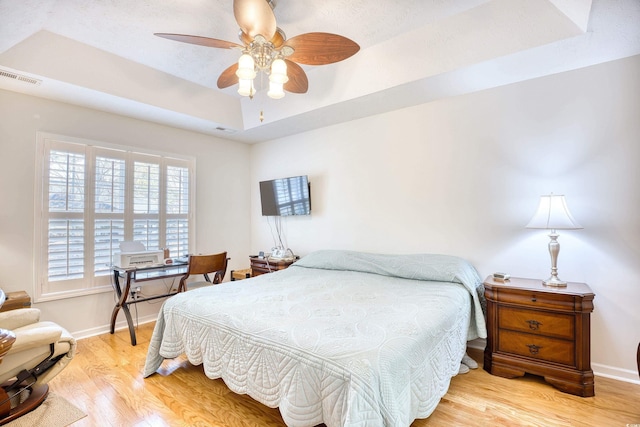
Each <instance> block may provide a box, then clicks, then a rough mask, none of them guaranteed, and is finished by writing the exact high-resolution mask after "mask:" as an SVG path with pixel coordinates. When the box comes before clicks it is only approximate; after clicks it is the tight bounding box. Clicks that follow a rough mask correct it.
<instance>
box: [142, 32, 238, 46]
mask: <svg viewBox="0 0 640 427" xmlns="http://www.w3.org/2000/svg"><path fill="white" fill-rule="evenodd" d="M154 35H155V36H158V37H162V38H164V39H169V40H175V41H178V42H183V43H191V44H197V45H200V46H207V47H217V48H220V49H233V48H235V47H237V48H240V49H242V48H243V46H241V45H239V44H237V43H233V42H228V41H226V40H218V39H212V38H210V37H201V36H189V35H186V34H169V33H154Z"/></svg>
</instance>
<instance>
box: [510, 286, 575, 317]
mask: <svg viewBox="0 0 640 427" xmlns="http://www.w3.org/2000/svg"><path fill="white" fill-rule="evenodd" d="M498 301H499V302H501V303H506V304H516V305H518V306H521V307H531V308H547V309H550V310H563V311H570V312H573V311H574V306H575V302H574V298H573V295H563V294H552V293H546V292H536V291H527V290H521V289H517V290H512V291H509V292H499V293H498Z"/></svg>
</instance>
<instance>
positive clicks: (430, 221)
mask: <svg viewBox="0 0 640 427" xmlns="http://www.w3.org/2000/svg"><path fill="white" fill-rule="evenodd" d="M639 75H640V57H639V56H636V57H632V58H628V59H624V60H619V61H615V62H611V63H607V64H603V65H598V66H594V67H590V68H586V69H582V70H578V71H573V72H568V73H563V74H558V75H554V76H549V77H544V78H540V79H536V80H532V81H528V82H524V83H518V84H513V85H510V86H506V87H501V88H497V89H492V90H487V91H483V92H479V93H475V94H470V95H464V96H460V97H456V98H451V99H444V100H439V101H436V102H432V103H428V104H424V105H420V106H417V107H412V108H407V109H403V110H398V111H394V112H391V113H387V114H382V115H378V116H375V117H369V118H365V119H361V120H358V121H353V122H349V123H345V124H341V125H336V126H332V127H328V128H323V129H319V130H316V131H311V132H308V133H304V134H299V135H296V136H291V137H287V138H282V139H279V140H275V141H270V142H267V143H262V144H259V145H256V146H254V147H252V151H251V159H252V161H251V200H252V207H251V209H252V215H251V219H252V227H251V231H252V239H251V244H252V250H253V252H254V253H255V252H257V251H259V250H266V251H267V250H269V249H270V248H271V247H272V246H273V241H272V238H271V234H270V231H269V227H268V225H267V222H266V219H265V218H263V217H261V216H260V207H259V194H258V181H261V180H265V179H273V178H279V177H284V176H291V175H298V174H308V175H309V178H310V181H311V196H312V209H313V211H312V215H311V216H310V217H292V218H288V219H286V220H285V222H284V224H285V227H284V228H285V232H286V237H287V243H288V246H289V247H291V248H292V249H293V250H294V251H295V252H296V253H298V254H301V255H304V254H306V253H308V252H310V251H313V250H315V249H323V248H344V249H354V250H364V251H371V252H381V253H413V252H430V253H446V254H455V255H459V256H462V257H465V258H467V259H469V260H470V261H471V262H472V263H473V264H474V265H475V266H476V267H477V269H478V271H479V272H480V274H481V275H482V276H483V277H484V276H486V275H488V274H490V273H492V272H494V271H506V272H508V273H511V274H512V275H513V276H520V277H531V278H540V279H544V278H547V277H548V276H549V272H550V260H549V255H548V252H547V243H548V241H549V238H548V237H547V233H546V232H545V231H544V230H529V229H525V228H524V226H525V225H526V224H527V222H528V221H529V219H530V218H531V216H532V215H533V213H534V211H535V209H536V207H537V203H538V197H539V196H540V195H542V194H548V193H550V192H554V193H555V194H565V195H566V199H567V202H568V205H569V208H570V209H571V211H572V213H573V216H574V217H575V218H576V220H577V221H578V222H579V223H581V225H582V226H584V230H571V231H561V232H560V238H559V241H560V243H561V247H562V248H561V252H560V256H559V262H558V265H559V274H560V277H561V278H562V279H564V280H569V281H576V282H586V283H588V284H589V285H590V286H591V288H592V289H593V291H594V292H595V294H596V297H595V310H594V312H593V314H592V317H591V319H592V329H591V332H592V346H591V348H592V366H593V369H594V371H596V373H598V374H601V375H610V376H618V377H621V378H626V379H628V380H631V381H637V379H638V377H637V369H636V362H635V355H636V347H637V345H638V342H639V341H640V310H638V304H639V302H640V191H639V190H638V188H639V187H638V184H640V180H639V172H638V169H639V166H640V96H639V94H640V79H639V78H638V76H639Z"/></svg>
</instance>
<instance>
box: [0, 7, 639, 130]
mask: <svg viewBox="0 0 640 427" xmlns="http://www.w3.org/2000/svg"><path fill="white" fill-rule="evenodd" d="M274 12H275V15H276V20H277V23H278V26H279V27H281V28H282V29H283V30H284V31H285V33H286V34H287V37H293V36H295V35H298V34H302V33H307V32H314V31H323V32H331V33H336V34H340V35H343V36H346V37H348V38H350V39H352V40H354V41H355V42H357V43H358V44H359V45H360V47H361V50H360V52H358V53H357V54H356V55H355V56H353V57H351V58H349V59H347V60H345V61H342V62H339V63H336V64H331V65H325V66H317V67H313V66H304V67H303V68H304V69H305V71H306V72H307V75H308V77H309V91H308V93H306V94H287V95H286V96H285V97H284V98H283V99H280V100H272V99H269V98H267V97H266V96H265V95H264V91H259V93H258V94H257V96H256V97H255V98H254V99H253V100H249V99H248V98H242V97H240V96H239V95H237V93H236V92H235V90H236V88H235V87H232V88H228V89H225V90H219V89H218V88H217V87H216V81H217V78H218V76H219V74H220V73H221V72H222V71H223V70H224V69H226V68H227V67H228V66H229V65H231V64H232V63H233V62H235V61H237V58H238V56H239V55H240V53H239V51H236V50H222V49H213V48H207V47H202V46H195V45H190V44H185V43H178V42H174V41H171V40H166V39H162V38H159V37H156V36H154V35H153V33H154V32H167V33H181V34H192V35H200V36H206V37H213V38H218V39H223V40H229V41H233V42H237V41H238V39H237V33H238V28H237V24H236V22H235V19H234V17H233V2H232V1H231V0H225V1H222V0H135V1H132V0H101V1H98V0H0V72H1V71H3V70H4V71H8V72H10V73H16V74H20V75H24V76H27V77H33V78H36V79H39V80H41V81H42V83H41V84H40V85H37V86H36V85H32V84H28V83H25V82H22V81H17V80H16V79H14V78H9V77H6V76H5V77H0V89H7V90H11V91H16V92H22V93H26V94H31V95H35V96H40V97H44V98H50V99H56V100H60V101H64V102H69V103H72V104H78V105H82V106H87V107H90V108H96V109H99V110H104V111H109V112H113V113H117V114H122V115H126V116H131V117H135V118H139V119H143V120H149V121H153V122H158V123H163V124H168V125H171V126H175V127H179V128H184V129H189V130H194V131H198V132H202V133H206V134H211V135H217V136H221V137H224V138H227V139H232V140H237V141H243V142H248V143H252V142H259V141H265V140H269V139H273V138H277V137H282V136H286V135H291V134H295V133H298V132H303V131H306V130H310V129H314V128H318V127H322V126H327V125H330V124H335V123H340V122H344V121H348V120H353V119H356V118H359V117H364V116H368V115H372V114H378V113H382V112H385V111H390V110H394V109H398V108H402V107H407V106H411V105H416V104H420V103H424V102H429V101H432V100H435V99H440V98H443V97H448V96H455V95H459V94H464V93H469V92H473V91H477V90H482V89H487V88H491V87H496V86H500V85H504V84H509V83H513V82H517V81H522V80H526V79H531V78H536V77H540V76H544V75H548V74H553V73H557V72H562V71H567V70H572V69H576V68H581V67H585V66H589V65H593V64H598V63H601V62H605V61H611V60H615V59H619V58H624V57H627V56H631V55H637V54H640V24H639V23H640V1H639V0H397V1H388V0H387V1H381V0H323V1H318V0H297V1H294V0H279V1H277V4H276V8H275V11H274ZM260 111H264V122H260V120H259V116H260ZM219 128H224V129H225V130H219Z"/></svg>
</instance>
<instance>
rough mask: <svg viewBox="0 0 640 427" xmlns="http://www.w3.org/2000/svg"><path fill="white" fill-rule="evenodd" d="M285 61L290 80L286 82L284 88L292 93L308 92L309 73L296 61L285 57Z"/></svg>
mask: <svg viewBox="0 0 640 427" xmlns="http://www.w3.org/2000/svg"><path fill="white" fill-rule="evenodd" d="M284 62H286V64H287V76H288V77H289V81H288V82H286V83H285V84H284V86H283V89H284V90H286V91H287V92H291V93H307V89H309V79H307V73H305V72H304V70H303V69H302V67H301V66H299V65H298V64H296V63H295V62H292V61H289V60H288V59H285V60H284Z"/></svg>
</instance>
